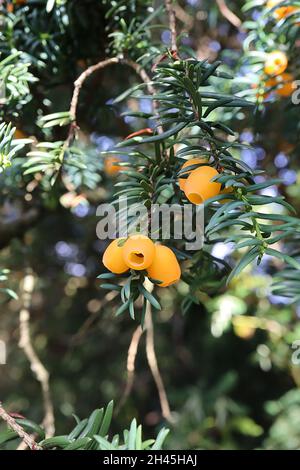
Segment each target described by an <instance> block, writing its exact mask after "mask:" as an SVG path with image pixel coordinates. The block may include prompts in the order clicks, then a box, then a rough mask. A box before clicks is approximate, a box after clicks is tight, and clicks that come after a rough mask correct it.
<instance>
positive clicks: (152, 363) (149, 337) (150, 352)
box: [145, 280, 174, 423]
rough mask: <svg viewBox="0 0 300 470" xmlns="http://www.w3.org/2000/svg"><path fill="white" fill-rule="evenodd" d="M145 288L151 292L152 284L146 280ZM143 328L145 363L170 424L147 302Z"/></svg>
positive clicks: (150, 310)
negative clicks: (144, 331) (144, 333)
mask: <svg viewBox="0 0 300 470" xmlns="http://www.w3.org/2000/svg"><path fill="white" fill-rule="evenodd" d="M145 288H146V289H147V290H148V291H150V292H151V291H152V290H153V284H152V283H151V282H150V281H149V280H146V281H145ZM145 327H146V356H147V361H148V364H149V367H150V370H151V373H152V376H153V379H154V382H155V384H156V388H157V391H158V396H159V401H160V406H161V411H162V415H163V417H164V418H165V419H166V420H167V421H169V422H170V423H172V422H173V421H174V420H173V417H172V413H171V409H170V405H169V400H168V396H167V392H166V389H165V385H164V382H163V379H162V376H161V373H160V370H159V367H158V363H157V358H156V353H155V347H154V326H153V319H152V307H151V304H150V303H149V302H147V309H146V315H145Z"/></svg>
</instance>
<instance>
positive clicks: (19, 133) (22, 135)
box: [14, 129, 27, 139]
mask: <svg viewBox="0 0 300 470" xmlns="http://www.w3.org/2000/svg"><path fill="white" fill-rule="evenodd" d="M26 137H27V136H26V134H25V133H24V132H23V131H21V129H16V130H15V133H14V138H15V139H26Z"/></svg>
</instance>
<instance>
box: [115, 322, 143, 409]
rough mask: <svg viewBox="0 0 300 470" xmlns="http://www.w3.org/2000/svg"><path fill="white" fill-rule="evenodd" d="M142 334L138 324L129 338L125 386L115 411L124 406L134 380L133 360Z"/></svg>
mask: <svg viewBox="0 0 300 470" xmlns="http://www.w3.org/2000/svg"><path fill="white" fill-rule="evenodd" d="M142 334H143V330H142V328H141V326H140V325H139V326H138V327H137V328H136V329H135V331H134V333H133V335H132V338H131V342H130V345H129V348H128V354H127V381H126V387H125V390H124V393H123V395H122V397H121V400H120V403H119V405H118V407H117V409H116V413H118V412H119V411H120V409H121V408H122V407H123V406H124V404H125V402H126V400H127V398H128V397H129V395H130V393H131V390H132V386H133V382H134V375H135V360H136V355H137V351H138V347H139V343H140V340H141V337H142Z"/></svg>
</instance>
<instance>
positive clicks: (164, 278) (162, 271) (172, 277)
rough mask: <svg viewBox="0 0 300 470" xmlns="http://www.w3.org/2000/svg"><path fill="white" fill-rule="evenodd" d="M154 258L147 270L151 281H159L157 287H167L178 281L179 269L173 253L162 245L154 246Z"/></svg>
mask: <svg viewBox="0 0 300 470" xmlns="http://www.w3.org/2000/svg"><path fill="white" fill-rule="evenodd" d="M155 248H156V249H155V256H154V260H153V262H152V264H151V265H150V266H149V268H148V269H147V274H148V276H149V277H150V278H151V279H154V280H156V281H161V284H158V286H159V287H168V286H170V285H171V284H174V283H175V282H177V281H179V279H180V276H181V269H180V266H179V263H178V261H177V258H176V256H175V254H174V253H173V251H172V250H171V249H170V248H168V247H167V246H164V245H155Z"/></svg>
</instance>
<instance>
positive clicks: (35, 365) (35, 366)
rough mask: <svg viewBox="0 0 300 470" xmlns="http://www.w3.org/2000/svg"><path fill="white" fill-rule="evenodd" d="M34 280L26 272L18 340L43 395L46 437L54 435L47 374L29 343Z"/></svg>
mask: <svg viewBox="0 0 300 470" xmlns="http://www.w3.org/2000/svg"><path fill="white" fill-rule="evenodd" d="M34 284H35V279H34V276H33V274H32V272H31V271H30V270H28V271H27V273H26V274H25V277H24V281H23V290H22V301H23V306H22V308H21V311H20V340H19V346H20V348H21V349H23V351H24V353H25V355H26V357H27V359H28V361H29V363H30V367H31V370H32V371H33V373H34V374H35V376H36V379H37V380H38V381H39V382H40V384H41V388H42V395H43V404H44V419H43V426H44V428H45V433H46V436H47V437H51V436H53V435H54V432H55V427H54V411H53V404H52V400H51V393H50V387H49V372H48V371H47V370H46V368H45V367H44V365H43V364H42V362H41V361H40V359H39V357H38V356H37V354H36V352H35V350H34V348H33V346H32V342H31V337H30V312H29V308H30V305H31V298H32V292H33V289H34Z"/></svg>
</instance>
